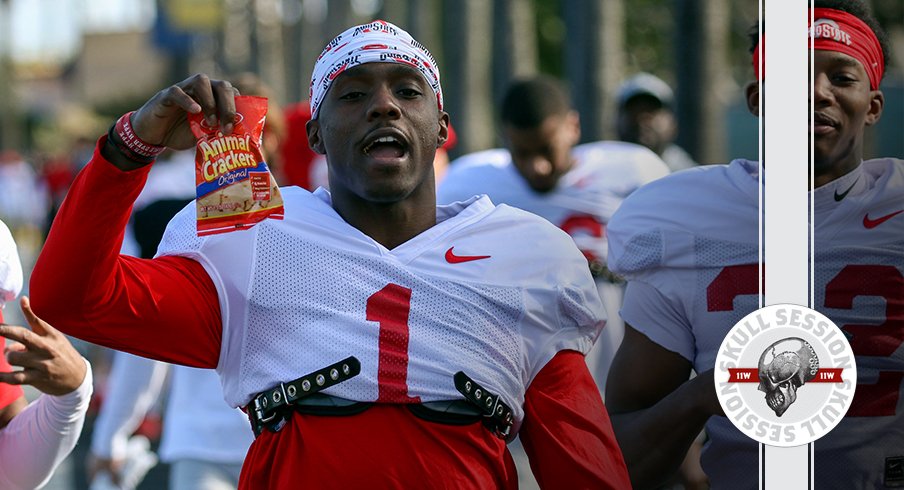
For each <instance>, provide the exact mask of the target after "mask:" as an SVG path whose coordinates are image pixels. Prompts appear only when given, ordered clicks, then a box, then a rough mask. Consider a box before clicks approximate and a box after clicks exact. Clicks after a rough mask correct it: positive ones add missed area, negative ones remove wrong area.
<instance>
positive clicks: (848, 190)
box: [835, 175, 860, 202]
mask: <svg viewBox="0 0 904 490" xmlns="http://www.w3.org/2000/svg"><path fill="white" fill-rule="evenodd" d="M858 180H860V176H859V175H858V176H857V178H856V179H854V183H853V184H851V186H850V187H848V188H847V190H846V191H844V192H842V193H841V194H839V193H838V189H835V202H839V201H841V200H842V199H844V198H845V197H847V195H848V193H849V192H851V189H853V188H854V186H855V185H857V181H858Z"/></svg>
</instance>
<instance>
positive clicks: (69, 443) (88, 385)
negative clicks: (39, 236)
mask: <svg viewBox="0 0 904 490" xmlns="http://www.w3.org/2000/svg"><path fill="white" fill-rule="evenodd" d="M21 288H22V265H21V264H20V263H19V254H18V252H17V251H16V244H15V242H13V237H12V235H11V234H10V232H9V229H7V227H6V225H5V224H4V223H3V222H2V221H0V346H2V345H3V343H4V340H5V339H4V338H6V339H10V340H13V341H14V343H12V344H9V345H7V346H6V347H5V349H4V352H3V355H0V488H4V489H10V490H16V489H33V488H40V487H43V486H44V485H46V484H47V482H48V481H50V477H51V476H52V475H53V472H54V470H56V468H57V466H59V464H60V463H62V462H63V460H64V459H66V456H67V455H69V453H70V452H71V451H72V449H73V448H74V447H75V443H76V442H77V441H78V437H79V435H80V434H81V432H82V426H83V425H84V423H85V414H86V413H87V411H88V402H89V401H90V400H91V393H92V388H93V385H92V377H91V365H90V364H89V363H88V361H87V360H86V359H85V358H83V357H82V356H80V355H79V354H78V352H76V350H75V349H74V348H73V347H72V344H70V343H69V340H67V339H66V337H65V336H64V335H63V334H61V333H60V332H58V331H57V330H55V329H54V328H53V327H51V326H50V325H48V324H47V323H46V322H44V321H42V320H41V319H40V318H38V317H36V316H35V314H34V312H32V310H31V305H30V304H29V302H28V298H22V299H21V302H20V305H21V307H22V312H23V313H24V314H25V319H26V320H27V321H28V324H29V326H31V329H30V330H29V329H25V328H23V327H17V326H11V325H7V324H5V323H3V310H2V308H3V306H5V304H6V303H7V302H8V301H11V300H13V299H14V298H15V297H16V296H17V295H18V294H19V292H20V290H21ZM12 366H17V367H20V368H22V369H20V370H17V371H13V370H12ZM24 384H29V385H32V386H34V387H35V388H37V389H38V390H40V391H42V392H43V393H44V394H43V395H41V396H39V397H38V399H37V400H35V401H34V402H32V403H31V404H29V403H28V402H27V401H26V399H25V395H24V393H23V391H22V388H21V387H20V386H19V385H24Z"/></svg>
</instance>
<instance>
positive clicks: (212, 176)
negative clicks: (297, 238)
mask: <svg viewBox="0 0 904 490" xmlns="http://www.w3.org/2000/svg"><path fill="white" fill-rule="evenodd" d="M235 109H236V119H235V122H234V124H233V127H234V129H233V131H232V134H230V135H224V134H223V133H222V132H221V131H220V127H219V124H216V125H214V126H211V125H210V124H208V122H207V121H206V120H205V119H204V115H203V114H202V113H200V112H199V113H197V114H188V122H189V125H190V126H191V130H192V133H194V135H195V137H196V138H197V139H198V143H197V146H196V153H195V185H196V187H197V200H196V201H195V202H196V203H197V207H198V236H205V235H214V234H218V233H227V232H230V231H235V230H241V229H245V228H250V227H252V226H254V225H255V224H256V223H258V222H260V221H262V220H264V219H266V218H273V219H282V218H283V201H282V196H281V195H280V193H279V187H278V186H277V184H276V181H275V180H274V179H273V176H272V175H271V174H270V170H269V168H268V167H267V163H266V162H265V161H264V158H263V155H262V154H261V138H262V136H263V129H264V120H265V118H266V116H267V99H266V98H264V97H253V96H247V95H240V96H237V97H236V98H235Z"/></svg>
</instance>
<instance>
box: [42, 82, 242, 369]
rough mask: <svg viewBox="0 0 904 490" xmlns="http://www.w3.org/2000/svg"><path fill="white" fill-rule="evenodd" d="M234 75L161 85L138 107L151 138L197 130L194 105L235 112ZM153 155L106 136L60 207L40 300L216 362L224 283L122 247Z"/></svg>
mask: <svg viewBox="0 0 904 490" xmlns="http://www.w3.org/2000/svg"><path fill="white" fill-rule="evenodd" d="M234 95H235V91H234V89H233V88H232V86H231V85H229V84H228V82H215V81H211V80H209V79H208V78H207V77H206V76H201V75H196V76H194V77H192V78H189V79H187V80H185V81H183V82H181V83H179V84H177V85H174V86H172V87H170V88H168V89H165V90H163V91H161V92H159V93H157V94H156V95H155V96H154V97H153V98H151V99H150V100H149V101H148V102H147V103H145V105H144V106H142V108H141V109H140V110H138V111H137V112H136V113H135V114H133V115H132V118H131V122H132V126H133V128H134V133H135V134H136V135H137V136H138V137H139V138H140V139H141V140H143V141H145V142H147V143H149V144H152V145H159V146H166V147H169V148H174V149H186V148H191V147H192V146H193V145H194V142H195V139H194V136H193V135H192V133H191V130H190V128H189V127H188V123H187V120H186V116H185V114H186V112H192V113H198V112H203V113H204V114H206V115H207V117H208V118H210V119H212V120H215V119H217V118H219V120H220V121H221V123H222V124H221V127H223V128H224V131H225V132H229V131H231V128H232V121H233V118H234V117H235V102H234ZM148 164H149V162H147V161H144V162H142V161H136V160H135V159H133V158H132V157H131V156H127V154H126V152H124V151H123V150H122V148H121V146H120V145H117V144H114V143H112V142H111V141H110V140H109V139H108V138H107V137H103V138H101V139H100V141H99V143H98V147H97V149H96V151H95V153H94V157H93V158H92V161H91V162H90V163H89V164H88V166H87V167H86V168H85V169H84V170H83V171H82V172H81V173H80V174H79V176H78V178H77V179H76V182H75V183H74V184H73V186H72V188H71V189H70V191H69V194H68V196H67V198H66V201H65V202H64V203H63V206H62V207H61V209H60V212H59V214H58V215H57V217H56V219H55V221H54V224H53V228H52V229H51V231H50V234H49V236H48V239H47V242H46V243H45V245H44V249H43V251H42V252H41V256H40V257H39V259H38V262H37V264H36V265H35V268H34V271H33V273H32V278H31V294H32V299H33V301H34V304H35V310H36V311H37V312H38V313H39V314H40V315H41V316H43V317H45V318H47V319H48V321H49V322H50V323H52V324H54V325H57V326H58V327H59V328H60V329H61V330H62V331H64V332H66V333H69V334H71V335H74V336H76V337H79V338H82V339H84V340H87V341H89V342H94V343H97V344H101V345H105V346H108V347H112V348H114V349H116V350H123V351H126V352H130V353H133V354H137V355H140V356H145V357H152V358H155V359H159V360H164V361H168V362H175V363H180V364H186V365H190V366H198V367H208V368H210V367H214V366H216V364H217V361H218V358H219V350H220V340H221V339H220V336H221V320H220V310H219V302H218V298H217V292H216V288H215V287H214V285H213V282H212V281H211V279H210V277H209V276H208V275H207V273H206V271H205V270H204V268H203V267H202V266H201V265H200V264H199V263H197V262H195V261H193V260H189V259H186V258H180V257H164V258H161V259H155V260H141V259H135V258H131V257H121V256H119V253H118V252H119V248H120V244H121V243H122V240H123V234H124V230H125V226H126V223H127V222H128V218H129V213H130V208H131V205H132V203H133V202H134V201H135V198H136V197H137V196H138V194H139V193H140V191H141V188H142V186H143V185H144V182H145V180H146V178H147V172H148V170H149V165H148Z"/></svg>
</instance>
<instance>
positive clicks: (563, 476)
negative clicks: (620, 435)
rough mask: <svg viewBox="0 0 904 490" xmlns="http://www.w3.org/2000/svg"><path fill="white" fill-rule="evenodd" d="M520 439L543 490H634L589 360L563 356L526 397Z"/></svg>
mask: <svg viewBox="0 0 904 490" xmlns="http://www.w3.org/2000/svg"><path fill="white" fill-rule="evenodd" d="M524 411H525V416H524V423H523V425H522V427H521V431H520V432H519V437H521V441H522V443H523V445H524V450H525V452H526V453H527V455H528V458H529V459H530V465H531V470H533V473H534V476H535V477H536V479H537V482H538V483H539V484H540V487H541V488H598V489H625V488H630V486H629V483H628V474H627V470H626V469H625V463H624V460H623V459H622V455H621V451H620V450H619V448H618V444H617V442H616V440H615V436H614V434H613V431H612V425H611V424H610V422H609V417H608V416H607V414H606V407H605V406H604V405H603V400H602V399H601V398H600V395H599V390H598V389H597V387H596V383H595V382H594V381H593V378H592V377H591V376H590V371H589V370H588V369H587V363H586V362H585V360H584V356H583V355H582V354H581V353H579V352H576V351H570V350H568V351H561V352H559V353H558V354H556V356H555V357H553V359H552V360H550V361H549V362H548V363H547V364H546V365H545V366H544V367H543V369H541V370H540V372H539V373H538V374H537V376H536V377H535V378H534V380H533V381H532V382H531V384H530V386H529V387H528V389H527V393H526V394H525V401H524Z"/></svg>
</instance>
